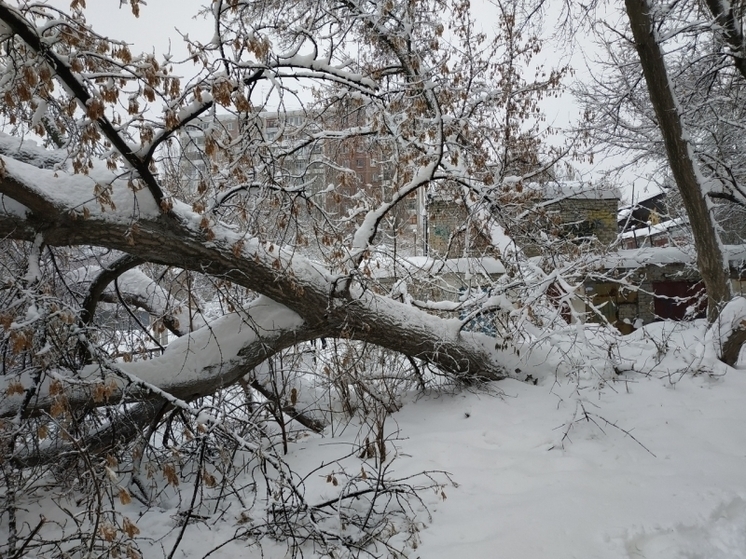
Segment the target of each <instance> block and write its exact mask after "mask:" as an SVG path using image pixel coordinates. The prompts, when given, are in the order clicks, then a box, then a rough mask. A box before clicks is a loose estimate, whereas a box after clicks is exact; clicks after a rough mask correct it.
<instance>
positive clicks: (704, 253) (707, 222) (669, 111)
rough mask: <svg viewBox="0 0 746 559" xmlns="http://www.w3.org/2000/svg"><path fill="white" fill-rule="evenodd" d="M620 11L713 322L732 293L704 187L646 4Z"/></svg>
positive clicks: (639, 1)
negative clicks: (686, 220)
mask: <svg viewBox="0 0 746 559" xmlns="http://www.w3.org/2000/svg"><path fill="white" fill-rule="evenodd" d="M625 6H626V10H627V16H628V17H629V21H630V26H631V28H632V35H633V37H634V40H635V47H636V49H637V53H638V54H639V57H640V63H641V65H642V70H643V74H644V76H645V82H646V84H647V88H648V92H649V95H650V101H651V103H652V105H653V108H654V110H655V114H656V117H657V120H658V127H659V128H660V131H661V134H662V135H663V143H664V145H665V149H666V155H667V157H668V162H669V165H670V168H671V172H672V174H673V176H674V179H675V181H676V185H677V187H678V189H679V191H680V193H681V198H682V201H683V203H684V207H685V208H686V211H687V214H688V216H689V221H690V223H691V227H692V232H693V236H694V243H695V247H696V251H697V265H698V268H699V270H700V273H701V274H702V280H703V281H704V284H705V288H706V290H707V300H708V305H707V318H708V320H709V321H710V322H713V321H714V320H715V319H716V318H717V316H718V313H719V312H720V310H721V309H722V307H723V306H724V305H725V304H726V303H727V302H728V301H729V300H730V299H731V297H732V293H731V288H730V280H729V265H728V261H727V259H726V257H725V255H724V254H723V250H722V245H721V243H720V240H719V235H718V231H717V228H716V225H715V222H714V221H713V215H712V212H711V208H710V205H709V203H708V200H707V194H708V185H707V184H705V180H704V178H703V176H702V174H701V173H700V171H699V169H698V164H697V161H696V160H695V159H694V156H693V153H692V148H691V145H690V142H689V136H688V133H687V131H686V130H685V129H684V127H683V125H682V121H681V116H680V108H679V105H678V102H677V100H676V97H675V94H674V92H673V89H672V87H671V83H670V80H669V76H668V71H667V69H666V64H665V61H664V57H663V52H662V50H661V46H660V43H659V40H658V37H657V32H656V27H655V19H654V17H653V7H652V5H651V4H650V2H648V1H647V0H626V2H625Z"/></svg>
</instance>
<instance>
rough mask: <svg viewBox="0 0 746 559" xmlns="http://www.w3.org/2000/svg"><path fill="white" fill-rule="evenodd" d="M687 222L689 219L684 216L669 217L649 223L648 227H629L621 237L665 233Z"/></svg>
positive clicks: (632, 237) (633, 237)
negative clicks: (658, 221)
mask: <svg viewBox="0 0 746 559" xmlns="http://www.w3.org/2000/svg"><path fill="white" fill-rule="evenodd" d="M687 223H689V220H688V219H687V218H685V217H678V218H676V219H669V220H666V221H663V222H661V223H657V224H656V225H649V226H648V227H640V228H639V229H631V230H629V231H626V232H624V233H622V239H637V238H641V237H649V236H653V235H657V234H659V233H665V232H666V231H670V230H671V229H677V228H679V227H681V226H683V225H686V224H687Z"/></svg>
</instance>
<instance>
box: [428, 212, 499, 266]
mask: <svg viewBox="0 0 746 559" xmlns="http://www.w3.org/2000/svg"><path fill="white" fill-rule="evenodd" d="M427 245H428V255H430V256H433V257H440V258H458V257H462V256H480V255H482V254H484V253H485V251H486V250H487V249H488V247H489V243H488V242H487V239H486V237H485V236H484V235H483V234H482V232H481V231H479V230H478V229H477V227H476V226H475V225H474V224H473V223H472V221H471V220H470V219H469V216H468V213H467V211H466V208H465V207H464V205H463V203H461V202H460V201H457V200H452V199H435V200H431V201H430V202H429V203H428V206H427Z"/></svg>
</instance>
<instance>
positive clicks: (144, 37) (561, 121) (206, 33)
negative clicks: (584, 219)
mask: <svg viewBox="0 0 746 559" xmlns="http://www.w3.org/2000/svg"><path fill="white" fill-rule="evenodd" d="M54 3H55V4H58V5H60V7H67V6H69V1H68V0H65V1H63V0H54ZM205 4H208V2H206V0H147V5H146V6H142V7H141V13H140V17H139V18H135V17H134V16H133V15H132V12H131V10H130V7H129V2H126V3H124V4H123V5H121V7H120V3H119V0H89V1H88V2H87V9H86V17H87V18H88V21H89V23H90V24H91V26H92V27H93V28H94V29H95V30H96V31H98V32H99V33H101V34H103V35H108V36H109V37H111V38H114V39H122V40H126V41H127V42H129V43H131V44H132V45H133V48H132V50H133V52H136V51H145V52H155V54H156V55H157V57H158V58H159V59H160V58H161V56H162V55H165V54H166V53H169V52H170V53H171V55H172V57H173V60H174V61H178V60H181V59H184V58H186V56H187V50H186V48H185V46H184V43H183V40H182V38H181V34H188V35H189V36H190V37H191V38H192V39H195V40H199V41H201V42H203V43H206V42H208V41H209V40H210V39H211V38H212V35H213V30H212V22H211V21H210V20H209V19H205V18H204V17H203V16H196V14H198V13H199V11H200V8H201V6H203V5H205ZM473 6H474V9H475V15H476V16H477V18H478V22H479V25H480V26H481V27H482V30H483V31H484V32H486V33H490V32H491V30H492V27H493V24H492V23H491V22H492V21H494V20H495V16H494V13H495V8H494V6H492V5H491V4H489V1H488V0H474V2H473ZM553 17H554V16H553V15H551V14H549V17H547V23H546V25H547V27H548V29H547V31H548V32H551V31H552V29H551V25H552V21H555V20H556V18H555V19H554V20H553ZM564 47H565V46H564V45H548V47H545V49H544V54H543V55H542V56H543V57H545V61H546V62H545V63H546V65H547V66H549V65H551V63H553V62H554V63H558V62H560V61H559V60H558V58H559V57H562V58H566V57H567V53H566V52H563V51H564V50H565V48H564ZM583 48H592V45H591V44H590V43H589V42H587V41H586V43H585V44H584V45H583ZM577 51H578V49H577V47H576V52H577ZM564 62H566V60H565V61H564ZM571 64H572V65H573V66H574V68H575V70H576V74H575V75H576V77H578V76H582V75H584V74H585V73H586V69H585V68H584V63H583V60H582V57H580V56H578V55H577V54H576V56H574V57H573V58H572V60H571ZM190 69H191V65H185V66H184V67H181V68H177V69H176V73H177V74H178V75H182V77H187V78H188V77H190V76H188V75H185V73H187V72H189V71H190ZM543 107H544V110H545V111H546V113H547V121H548V122H549V123H551V124H552V125H553V126H555V127H557V128H566V127H568V126H570V125H571V124H572V122H573V121H574V120H575V119H576V118H577V115H578V112H579V109H578V106H577V105H576V104H575V103H574V101H573V99H572V97H571V96H570V95H569V94H566V95H563V96H562V97H561V98H560V99H551V100H548V101H546V102H545V103H544V104H543ZM615 164H616V162H612V161H597V162H596V163H595V164H594V165H593V166H590V165H582V166H581V171H582V172H583V173H584V174H587V178H597V176H598V172H599V171H602V170H603V169H606V168H610V167H613V166H614V165H615ZM646 174H647V171H646V170H642V171H638V172H635V171H630V172H628V173H626V174H625V176H624V177H623V178H622V179H621V180H622V183H621V184H620V186H621V187H622V190H623V194H624V195H627V196H628V195H629V192H630V190H631V184H632V183H633V182H634V183H635V190H636V192H637V194H638V195H639V193H640V191H642V190H644V189H645V188H646V187H647V184H648V180H647V178H646V176H645V175H646Z"/></svg>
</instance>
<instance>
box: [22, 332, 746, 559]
mask: <svg viewBox="0 0 746 559" xmlns="http://www.w3.org/2000/svg"><path fill="white" fill-rule="evenodd" d="M673 328H674V327H673V326H669V327H667V326H665V325H657V326H656V325H653V326H651V327H649V328H647V329H646V330H645V331H644V332H639V333H638V334H636V335H633V336H630V337H627V338H625V340H626V341H625V349H623V350H622V351H623V354H624V357H625V358H627V359H630V360H636V362H637V367H638V368H640V366H641V365H642V364H643V363H645V364H647V371H648V373H646V374H642V373H625V374H624V375H622V376H618V377H616V378H614V379H606V380H603V379H600V378H598V377H596V378H593V377H589V378H588V379H585V380H578V378H556V379H555V378H554V375H551V374H550V375H547V376H546V377H545V378H543V379H541V380H540V381H539V382H538V384H536V385H534V384H530V383H521V382H518V381H515V380H508V381H503V382H500V383H495V384H492V385H490V386H488V387H486V388H485V389H480V390H473V391H462V392H458V393H448V394H444V393H429V394H426V395H419V396H418V395H414V394H413V395H411V396H409V397H407V400H408V401H407V403H406V404H405V405H404V406H403V407H402V409H401V410H400V411H398V412H396V413H395V414H393V416H391V417H390V418H389V419H388V420H387V430H388V432H389V433H390V434H392V436H393V434H395V435H396V440H395V441H393V440H392V442H390V443H389V445H390V447H391V449H392V450H393V447H394V446H395V447H396V455H397V456H396V458H395V460H393V462H391V465H390V469H389V470H388V471H387V476H388V477H389V478H403V477H406V476H408V475H411V474H414V473H417V472H421V471H425V470H429V471H438V470H442V471H445V472H448V473H449V475H450V479H452V480H453V482H454V483H451V482H450V481H449V479H448V477H447V476H444V475H442V474H433V479H435V480H437V481H438V482H441V483H442V484H443V485H442V486H438V487H433V488H430V489H427V490H425V491H423V492H422V498H423V503H424V505H426V506H427V508H428V510H429V515H428V513H427V512H425V510H424V508H422V507H420V505H419V504H415V505H414V508H415V511H416V512H417V521H418V522H419V523H421V524H417V528H418V529H417V530H416V531H415V534H414V535H412V534H411V533H409V534H402V535H399V536H395V537H394V538H393V539H392V540H391V541H392V543H394V544H403V542H404V541H405V539H408V540H409V543H410V545H409V546H408V547H407V550H406V553H407V555H406V556H407V557H411V558H421V559H441V558H442V559H453V558H456V557H469V558H472V559H480V558H484V559H499V558H505V559H508V558H510V559H514V558H531V559H543V558H546V559H564V558H567V559H569V558H597V559H606V558H608V559H612V558H613V559H617V558H627V557H629V558H650V559H652V558H655V559H669V558H670V559H673V558H686V559H694V558H701V559H716V558H741V557H746V405H745V403H744V401H745V400H746V371H741V370H738V369H730V370H727V371H726V372H725V374H721V372H720V371H721V370H722V369H718V373H717V374H713V373H712V372H709V373H708V372H705V373H702V374H694V372H693V371H694V369H690V370H689V371H685V372H678V373H673V369H674V367H675V365H676V364H677V363H678V365H679V366H681V365H686V364H687V363H689V364H692V365H696V368H697V369H700V370H701V369H702V367H704V364H703V363H701V362H696V363H695V358H696V354H697V352H698V351H701V345H698V344H699V343H700V342H699V341H698V340H701V339H702V334H703V330H702V328H701V327H699V328H698V327H694V328H691V329H689V330H683V331H681V332H679V333H676V334H672V333H671V332H672V330H673ZM665 340H668V342H669V345H668V347H669V350H670V352H669V354H668V355H667V356H666V357H665V358H664V359H662V360H661V357H662V356H661V354H660V353H659V348H661V347H663V344H662V342H664V341H665ZM656 355H657V358H656ZM656 362H658V364H657V365H656V364H655V363H656ZM364 436H365V434H364V433H363V434H362V435H361V434H360V432H359V431H358V429H357V428H356V427H355V425H354V424H350V425H348V426H347V427H346V429H345V430H343V431H342V432H340V431H339V428H338V429H337V431H336V432H335V436H334V437H332V436H331V433H329V432H328V433H326V434H325V436H323V437H317V436H302V437H301V438H299V439H298V440H297V441H295V442H294V443H293V444H291V446H290V453H289V456H288V457H287V458H288V462H289V464H290V465H291V466H292V467H293V468H294V469H295V470H296V471H297V472H298V473H299V474H301V475H302V476H307V478H306V480H305V482H304V486H305V489H306V492H307V495H309V501H312V502H321V501H323V500H324V499H327V498H331V497H333V496H334V495H336V494H337V493H338V492H339V489H340V488H339V487H337V484H336V483H330V480H331V479H332V477H330V476H337V477H338V478H339V482H340V484H344V483H345V482H346V481H345V480H348V479H349V478H345V477H343V475H342V474H341V472H342V470H343V469H345V470H346V471H347V472H348V473H350V472H352V473H353V474H354V473H355V472H359V471H360V470H361V467H362V468H365V469H367V470H368V471H369V472H370V471H372V470H371V468H372V461H370V460H368V461H367V462H364V461H363V460H362V459H361V458H360V457H359V456H358V454H359V452H357V451H356V450H355V449H356V448H358V447H357V446H355V445H356V444H357V443H359V442H360V440H361V438H362V437H364ZM348 451H350V454H351V455H350V456H348V457H347V458H345V459H344V460H340V461H336V460H335V459H336V458H338V457H339V456H342V455H344V454H347V453H348ZM390 454H391V451H390ZM390 457H391V456H390V455H389V461H390ZM247 473H251V472H250V471H249V472H247ZM334 479H335V480H336V479H337V478H336V477H335V478H334ZM251 481H252V479H251V478H249V477H248V476H247V478H246V479H244V480H241V479H239V480H237V483H236V484H235V485H236V487H242V486H244V484H246V487H249V484H250V483H251ZM425 481H426V480H425ZM417 483H419V482H417ZM181 489H182V490H183V495H184V497H182V498H181V500H180V499H178V498H176V494H175V492H174V491H172V490H171V489H169V490H166V491H164V492H163V493H162V494H161V496H160V497H159V500H158V502H157V504H156V506H153V507H151V508H149V509H147V510H146V509H144V508H143V507H142V506H140V505H139V504H138V503H137V502H136V501H133V502H132V503H129V504H126V505H120V504H117V505H116V506H117V508H118V509H119V510H120V511H121V513H122V514H124V515H125V516H127V517H129V518H130V519H131V520H132V521H133V522H134V523H136V525H137V527H138V529H139V530H140V533H139V534H137V535H136V536H135V538H136V540H137V542H138V546H139V547H140V549H141V550H142V551H143V553H144V555H145V557H149V556H161V555H167V554H168V553H169V551H170V550H171V549H172V548H173V545H174V542H175V541H176V538H177V536H178V534H179V531H180V527H179V526H180V522H179V519H180V516H179V513H180V512H183V511H184V510H185V509H186V508H188V501H189V497H188V496H189V495H191V491H190V489H188V486H186V485H185V484H184V482H182V487H181ZM58 502H59V499H58ZM68 502H69V503H71V504H70V505H69V506H71V507H73V505H72V502H73V499H72V497H71V499H70V500H69V501H68ZM224 503H225V504H224V505H223V506H221V511H222V512H221V513H220V514H215V515H212V516H211V515H210V514H206V515H201V516H200V518H199V520H198V521H197V522H196V523H194V524H192V525H190V527H189V529H187V530H186V531H185V534H184V539H183V540H182V542H181V543H180V545H179V546H178V550H177V552H176V553H175V554H174V557H176V558H179V557H185V558H192V557H194V558H202V557H205V556H206V555H207V554H209V553H210V552H212V553H211V554H210V555H209V556H210V557H212V558H229V557H237V556H251V554H252V553H258V550H257V549H255V548H253V549H251V550H249V549H247V542H246V540H245V539H243V538H238V539H234V540H233V541H229V542H228V543H225V542H227V541H228V540H231V539H233V538H234V537H235V536H236V535H237V534H239V533H240V532H241V530H242V529H243V527H245V526H246V523H247V521H249V522H250V520H249V519H250V518H251V517H252V516H254V513H255V512H257V511H252V508H251V506H249V505H246V503H244V507H241V506H240V504H239V502H238V501H234V502H233V503H232V504H231V503H230V499H227V500H225V501H224ZM40 504H41V507H42V508H43V509H46V510H45V514H47V516H48V517H49V518H50V519H53V520H54V519H57V520H60V521H61V520H62V518H63V516H64V515H60V514H59V512H58V513H56V514H57V516H55V512H54V510H53V509H55V507H56V506H55V507H53V506H52V505H51V504H46V505H45V503H44V502H43V501H42V502H41V503H40ZM229 505H230V506H229ZM38 512H39V511H38V510H37V509H36V508H35V507H28V516H27V517H26V518H25V519H24V520H26V521H28V522H29V523H30V524H32V525H33V523H34V520H33V519H34V518H37V519H38V516H35V515H38ZM332 520H333V519H332ZM224 543H225V545H222V544H224ZM413 543H416V545H412V544H413ZM221 545H222V546H221ZM164 551H165V552H164ZM286 551H287V547H286V546H285V545H276V544H272V543H265V544H263V545H262V553H263V556H264V557H267V558H274V557H277V558H280V557H284V556H285V553H286ZM304 556H306V557H314V556H317V555H315V554H314V552H313V551H310V550H306V553H305V555H304ZM341 556H344V555H341ZM373 556H378V557H389V556H391V555H389V554H388V553H387V552H386V551H384V550H379V551H378V552H377V553H376V554H374V555H373Z"/></svg>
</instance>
